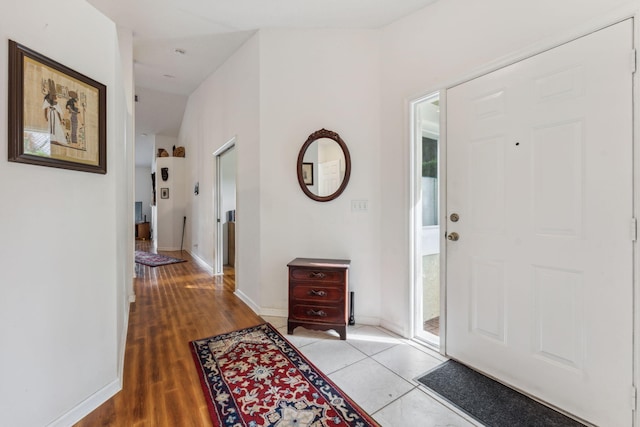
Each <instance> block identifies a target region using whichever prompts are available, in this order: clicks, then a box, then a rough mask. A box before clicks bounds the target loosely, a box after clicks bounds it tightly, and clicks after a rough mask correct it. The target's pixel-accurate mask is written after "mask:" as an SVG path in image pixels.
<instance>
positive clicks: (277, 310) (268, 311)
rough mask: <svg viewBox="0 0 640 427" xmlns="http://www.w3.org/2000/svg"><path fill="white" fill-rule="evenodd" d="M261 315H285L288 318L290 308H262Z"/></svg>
mask: <svg viewBox="0 0 640 427" xmlns="http://www.w3.org/2000/svg"><path fill="white" fill-rule="evenodd" d="M260 316H272V317H284V318H285V320H286V319H287V317H288V316H289V310H286V309H282V308H261V309H260Z"/></svg>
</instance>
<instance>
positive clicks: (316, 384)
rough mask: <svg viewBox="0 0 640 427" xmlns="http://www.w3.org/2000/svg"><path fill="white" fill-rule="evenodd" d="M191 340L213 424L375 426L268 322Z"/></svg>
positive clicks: (367, 416) (315, 426) (310, 426)
mask: <svg viewBox="0 0 640 427" xmlns="http://www.w3.org/2000/svg"><path fill="white" fill-rule="evenodd" d="M190 346H191V353H192V354H193V359H194V361H195V364H196V368H197V370H198V374H199V375H200V383H201V384H202V389H203V391H204V394H205V398H206V400H207V404H208V406H209V413H210V414H211V419H212V421H213V425H214V426H215V427H221V426H224V427H231V426H234V427H235V426H247V427H257V426H277V427H289V426H290V427H294V426H295V427H323V426H331V427H333V426H336V427H339V426H348V427H351V426H353V427H371V426H379V424H378V423H376V422H375V421H374V420H373V418H371V417H370V416H369V415H368V414H367V413H366V412H364V411H363V410H362V409H361V408H360V407H358V406H357V405H356V404H355V403H354V402H353V401H352V400H351V399H350V398H349V397H348V396H346V395H345V394H344V393H343V392H342V391H341V390H340V389H338V387H337V386H336V385H335V384H333V383H332V382H331V381H330V380H329V379H328V378H327V377H326V376H325V375H324V374H323V373H322V372H320V371H319V370H318V368H316V367H315V366H313V365H312V364H311V363H310V362H309V361H308V360H307V359H306V358H305V357H304V356H303V355H302V354H301V353H300V352H298V350H297V349H296V348H295V347H293V346H292V345H291V344H289V342H288V341H287V340H286V339H285V338H284V337H283V336H282V335H281V334H280V333H279V332H278V331H276V330H275V329H274V328H273V326H271V325H270V324H268V323H264V324H262V325H258V326H254V327H251V328H246V329H241V330H238V331H234V332H230V333H226V334H222V335H217V336H215V337H211V338H205V339H201V340H196V341H192V342H191V343H190Z"/></svg>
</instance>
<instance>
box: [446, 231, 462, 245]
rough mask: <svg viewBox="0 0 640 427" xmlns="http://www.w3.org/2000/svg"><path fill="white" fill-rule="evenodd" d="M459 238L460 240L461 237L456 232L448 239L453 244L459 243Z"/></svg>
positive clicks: (450, 234)
mask: <svg viewBox="0 0 640 427" xmlns="http://www.w3.org/2000/svg"><path fill="white" fill-rule="evenodd" d="M459 238H460V235H459V234H458V233H456V232H455V231H454V232H453V233H449V235H448V236H447V239H448V240H451V241H452V242H456V241H458V239H459Z"/></svg>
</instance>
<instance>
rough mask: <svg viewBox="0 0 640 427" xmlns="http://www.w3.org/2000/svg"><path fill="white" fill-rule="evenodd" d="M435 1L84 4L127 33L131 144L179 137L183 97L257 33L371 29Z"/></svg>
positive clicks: (133, 0)
mask: <svg viewBox="0 0 640 427" xmlns="http://www.w3.org/2000/svg"><path fill="white" fill-rule="evenodd" d="M435 1H437V0H87V2H88V3H90V4H92V5H93V6H94V7H95V8H97V9H98V10H100V11H101V12H102V13H104V14H105V15H106V16H108V17H109V18H111V19H112V20H113V21H114V22H116V24H117V25H118V26H120V27H123V28H128V29H130V30H132V31H133V56H134V76H135V81H136V94H138V99H139V102H138V103H137V104H136V135H137V136H136V141H138V139H144V137H143V135H142V134H143V133H145V134H148V135H152V134H163V135H168V136H177V134H178V131H179V127H180V122H181V121H182V114H183V112H184V106H185V105H186V99H187V97H188V95H189V94H191V93H192V92H193V91H194V90H195V89H196V88H197V87H198V86H199V85H200V83H201V82H202V81H203V80H204V79H205V78H206V77H207V76H209V75H210V74H211V73H212V72H214V71H215V70H216V69H217V68H218V67H219V66H220V65H221V64H223V63H224V62H225V61H226V60H227V59H228V58H229V57H230V56H231V55H232V54H233V53H234V52H235V51H236V50H237V49H238V48H239V47H240V46H242V44H243V43H244V42H245V41H246V40H247V39H249V38H250V37H251V36H252V35H253V34H254V33H255V32H256V31H257V30H259V29H263V28H335V29H339V28H342V29H347V28H349V29H375V28H380V27H383V26H385V25H387V24H389V23H391V22H393V21H395V20H397V19H399V18H401V17H403V16H406V15H408V14H410V13H412V12H415V11H417V10H419V9H421V8H423V7H426V6H427V5H429V4H431V3H434V2H435ZM179 50H180V51H183V52H184V53H182V54H181V53H178V51H179ZM140 136H142V138H139V137H140ZM136 143H137V142H136Z"/></svg>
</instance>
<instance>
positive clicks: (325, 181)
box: [318, 160, 342, 196]
mask: <svg viewBox="0 0 640 427" xmlns="http://www.w3.org/2000/svg"><path fill="white" fill-rule="evenodd" d="M318 182H319V187H318V189H319V191H320V196H328V195H330V194H333V193H335V192H336V190H338V187H340V183H341V182H342V180H341V179H340V160H329V161H326V162H322V163H320V164H319V165H318Z"/></svg>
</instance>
